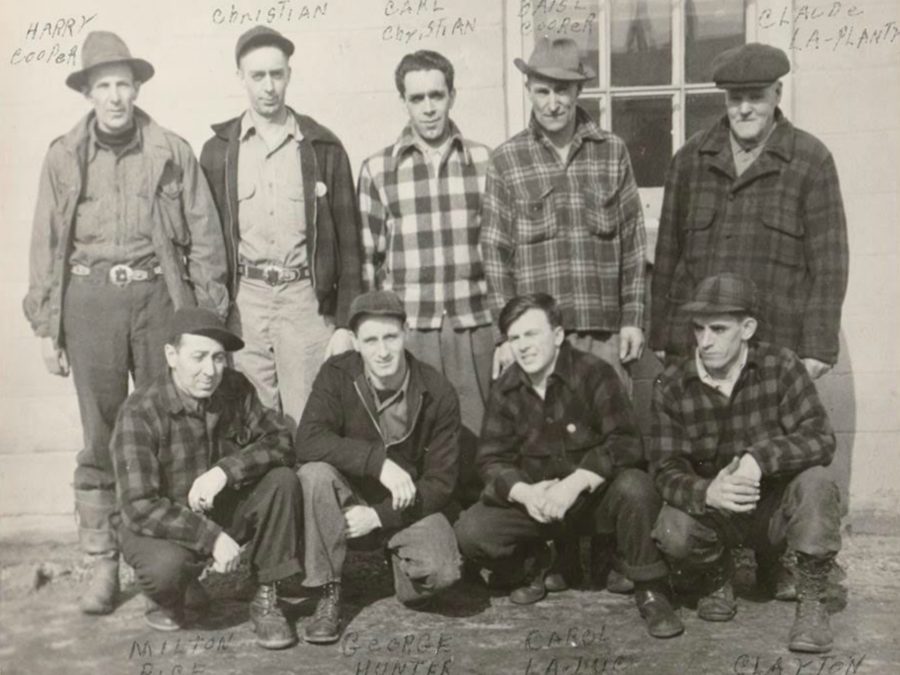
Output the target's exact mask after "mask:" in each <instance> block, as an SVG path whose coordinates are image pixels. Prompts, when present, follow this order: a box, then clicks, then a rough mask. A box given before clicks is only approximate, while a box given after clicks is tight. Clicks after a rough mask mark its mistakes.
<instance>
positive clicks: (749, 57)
mask: <svg viewBox="0 0 900 675" xmlns="http://www.w3.org/2000/svg"><path fill="white" fill-rule="evenodd" d="M712 69H713V82H715V83H716V86H717V87H718V88H719V89H738V88H741V87H765V86H767V85H769V84H772V83H773V82H775V81H777V80H778V79H779V78H780V77H781V76H782V75H787V74H788V73H789V72H790V70H791V62H790V61H789V60H788V57H787V54H785V53H784V52H783V51H782V50H780V49H778V47H772V46H771V45H764V44H761V43H759V42H749V43H747V44H745V45H741V46H740V47H733V48H731V49H727V50H725V51H724V52H722V53H721V54H719V55H718V56H716V57H715V58H714V59H713V62H712Z"/></svg>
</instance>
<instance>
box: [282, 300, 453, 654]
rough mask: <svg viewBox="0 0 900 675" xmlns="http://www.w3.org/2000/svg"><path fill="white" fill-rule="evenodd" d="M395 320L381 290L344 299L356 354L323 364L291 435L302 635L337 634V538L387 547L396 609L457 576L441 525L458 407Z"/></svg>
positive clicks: (401, 317)
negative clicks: (303, 590)
mask: <svg viewBox="0 0 900 675" xmlns="http://www.w3.org/2000/svg"><path fill="white" fill-rule="evenodd" d="M405 320H406V309H405V308H404V306H403V303H402V302H401V300H400V299H399V298H398V297H397V296H396V295H395V294H394V293H392V292H390V291H371V292H369V293H364V294H363V295H360V296H359V297H357V298H356V299H355V300H354V301H353V304H352V305H351V308H350V319H349V325H350V327H351V329H352V330H353V334H354V337H353V342H354V345H355V346H356V349H357V351H354V352H349V353H347V354H342V355H340V356H336V357H334V358H331V359H329V360H328V361H326V362H325V364H324V365H323V366H322V369H321V370H320V371H319V375H318V376H317V377H316V381H315V383H314V384H313V390H312V393H311V394H310V397H309V403H308V404H307V406H306V409H305V410H304V411H303V418H302V419H301V421H300V427H299V428H298V430H297V438H296V449H297V459H298V460H299V461H300V462H301V463H302V464H301V466H300V470H299V471H298V474H299V476H300V484H301V485H302V487H303V505H304V517H305V518H306V529H305V537H306V554H305V555H306V558H305V568H306V579H305V580H304V582H303V583H304V585H305V586H310V587H313V588H318V589H320V593H321V595H320V598H319V602H318V604H317V606H316V611H315V615H314V617H313V619H312V620H311V621H310V622H309V623H308V624H307V625H306V628H305V629H304V638H305V639H306V641H307V642H312V643H329V642H335V641H336V640H338V639H339V638H340V636H341V616H340V613H341V574H342V571H343V566H344V559H345V557H346V554H347V544H348V540H349V541H354V540H355V541H357V542H360V541H362V542H365V541H366V540H365V539H363V538H366V537H368V535H371V537H369V538H368V543H374V544H376V545H377V544H383V545H384V546H385V547H386V551H387V555H388V556H389V558H390V562H391V565H392V567H393V573H394V588H395V591H396V594H397V599H398V600H400V601H401V602H403V603H405V604H408V605H420V604H422V603H423V602H425V601H427V600H428V599H430V598H431V597H433V596H434V595H435V594H436V593H438V592H440V591H442V590H443V589H445V588H447V587H449V586H450V585H452V584H453V583H454V582H455V581H456V580H457V579H459V565H460V560H459V552H458V551H457V548H456V539H455V538H454V536H453V527H452V526H451V524H450V522H451V520H453V519H454V518H455V516H456V514H457V513H458V511H459V507H458V506H457V505H456V503H455V502H454V501H453V492H454V489H455V487H456V481H457V476H458V474H459V458H458V454H459V450H458V447H457V445H458V440H459V404H458V402H457V397H456V394H455V393H454V391H453V387H451V386H450V383H449V382H447V380H446V379H445V378H444V377H443V376H442V375H441V374H440V373H438V372H437V371H435V370H434V369H433V368H431V367H430V366H428V365H426V364H424V363H421V362H420V361H419V360H418V359H416V358H415V357H414V356H412V355H411V354H410V353H408V352H407V351H405V349H404V347H405V343H406V328H405V325H404V322H405ZM363 545H364V544H363Z"/></svg>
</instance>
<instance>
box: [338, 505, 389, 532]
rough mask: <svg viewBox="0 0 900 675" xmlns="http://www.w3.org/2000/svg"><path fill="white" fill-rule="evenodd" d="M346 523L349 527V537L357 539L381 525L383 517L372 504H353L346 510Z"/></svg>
mask: <svg viewBox="0 0 900 675" xmlns="http://www.w3.org/2000/svg"><path fill="white" fill-rule="evenodd" d="M344 525H345V526H346V527H347V538H348V539H356V538H357V537H365V536H366V535H367V534H369V532H371V531H372V530H374V529H376V528H379V527H381V518H379V517H378V512H377V511H376V510H375V509H373V508H372V507H371V506H359V505H357V506H351V507H350V508H349V509H347V510H346V511H344Z"/></svg>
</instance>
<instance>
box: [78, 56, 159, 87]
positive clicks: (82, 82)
mask: <svg viewBox="0 0 900 675" xmlns="http://www.w3.org/2000/svg"><path fill="white" fill-rule="evenodd" d="M114 63H127V64H128V65H130V66H131V72H132V73H134V79H135V81H136V82H140V83H144V82H146V81H147V80H149V79H150V78H151V77H153V74H154V73H155V72H156V70H155V69H154V68H153V66H152V65H151V64H150V62H149V61H144V59H117V60H115V61H105V62H103V63H95V64H94V65H92V66H91V67H90V68H84V69H82V70H76V71H75V72H74V73H71V74H70V75H69V76H68V77H67V78H66V85H67V86H68V87H69V88H70V89H74V90H75V91H77V92H82V91H84V89H85V87H87V83H88V73H90V72H91V71H92V70H93V69H94V68H98V67H100V66H108V65H111V64H114Z"/></svg>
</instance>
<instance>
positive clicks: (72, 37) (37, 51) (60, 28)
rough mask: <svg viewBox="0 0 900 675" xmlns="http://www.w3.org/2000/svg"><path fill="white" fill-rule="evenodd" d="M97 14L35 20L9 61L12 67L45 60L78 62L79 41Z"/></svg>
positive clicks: (65, 62)
mask: <svg viewBox="0 0 900 675" xmlns="http://www.w3.org/2000/svg"><path fill="white" fill-rule="evenodd" d="M96 18H97V15H96V14H90V15H88V14H73V15H71V16H61V17H58V18H54V19H51V20H50V21H32V22H31V23H29V24H28V27H27V28H26V29H25V44H24V45H22V46H19V47H16V49H15V50H14V51H13V52H12V54H11V55H10V57H9V63H10V65H13V66H18V65H23V64H29V65H30V64H38V63H46V64H51V65H68V66H70V67H75V66H77V65H78V44H77V40H76V38H80V37H81V34H82V32H84V29H85V28H86V27H87V25H88V24H90V23H91V22H92V21H93V20H94V19H96Z"/></svg>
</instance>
